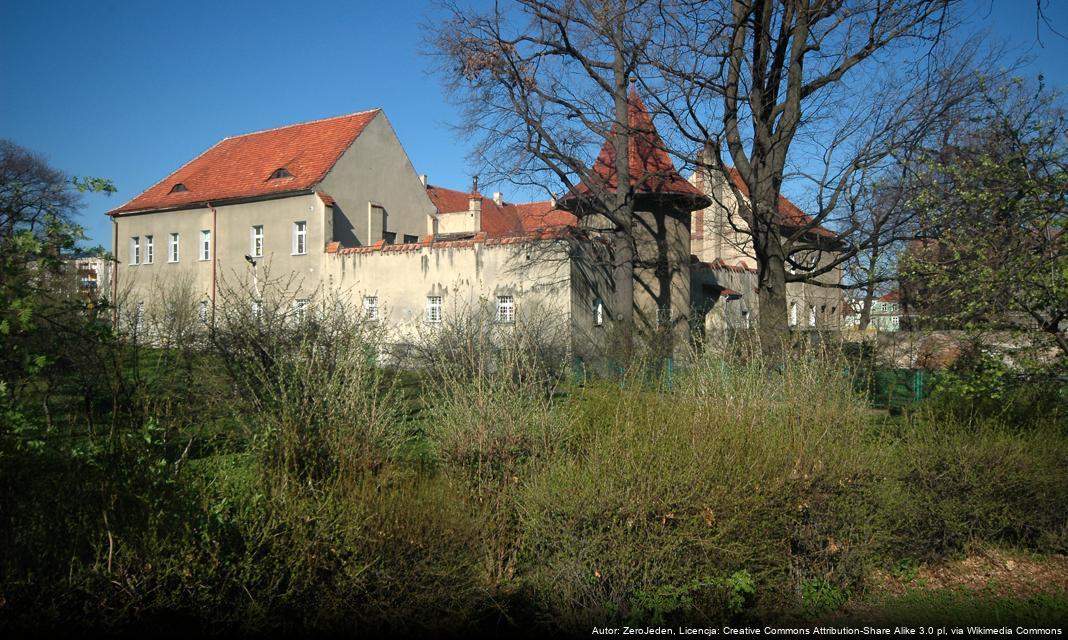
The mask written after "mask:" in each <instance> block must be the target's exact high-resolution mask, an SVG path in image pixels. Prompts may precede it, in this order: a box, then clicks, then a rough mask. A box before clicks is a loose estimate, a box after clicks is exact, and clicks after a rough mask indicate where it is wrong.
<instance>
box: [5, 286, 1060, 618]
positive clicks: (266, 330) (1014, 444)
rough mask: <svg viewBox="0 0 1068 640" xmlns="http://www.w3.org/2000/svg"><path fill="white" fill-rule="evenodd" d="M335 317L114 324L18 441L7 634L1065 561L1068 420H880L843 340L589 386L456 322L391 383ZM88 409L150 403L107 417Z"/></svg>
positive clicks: (418, 613)
mask: <svg viewBox="0 0 1068 640" xmlns="http://www.w3.org/2000/svg"><path fill="white" fill-rule="evenodd" d="M279 299H284V295H283V294H280V298H279ZM319 308H320V309H322V311H321V313H320V312H317V313H309V315H308V316H307V317H306V318H304V319H303V320H299V319H297V318H294V317H293V316H292V307H291V306H290V305H286V304H282V303H279V304H264V305H263V306H262V307H260V309H259V311H258V313H257V314H251V313H237V312H234V313H219V314H218V316H217V324H216V326H215V328H214V330H212V331H210V332H207V327H205V326H201V329H200V331H202V332H206V333H204V334H203V335H206V336H208V337H209V338H210V339H208V340H202V341H199V342H194V343H193V344H194V345H195V346H193V347H189V348H173V347H172V348H167V349H161V348H156V347H150V346H148V345H142V344H139V343H138V342H137V341H134V340H132V337H131V336H130V335H110V334H109V333H107V332H104V333H103V334H102V337H101V339H100V340H99V341H98V342H97V343H96V350H97V353H96V354H95V355H94V360H93V361H108V362H115V363H117V366H114V367H109V368H106V369H101V370H99V371H97V373H98V374H99V378H100V381H101V382H102V383H104V382H105V381H106V384H101V385H99V386H98V387H95V389H96V391H94V393H95V394H96V396H95V397H94V398H89V399H88V400H87V399H85V398H81V397H79V396H78V395H77V394H70V395H65V396H59V395H55V394H54V395H52V396H50V398H49V400H48V402H50V403H51V404H52V406H51V408H50V409H49V411H48V413H50V414H51V415H52V416H53V419H52V423H51V424H52V426H51V427H48V426H46V423H45V422H44V421H43V414H44V411H43V410H42V409H40V404H37V406H36V407H35V406H34V403H26V404H23V405H19V407H18V410H19V411H20V412H21V415H22V416H23V417H22V419H21V423H20V424H23V425H36V427H35V430H33V431H32V434H33V435H32V436H31V435H30V434H31V431H28V430H27V428H26V427H23V428H21V429H20V430H13V429H11V428H5V429H4V431H3V435H2V441H0V442H2V447H3V448H2V450H0V455H2V461H3V464H2V466H0V484H2V486H4V487H5V489H4V492H3V494H2V497H0V500H2V504H0V513H2V514H3V525H2V527H0V537H2V539H0V548H2V549H3V552H2V553H0V562H2V565H0V566H2V576H3V580H2V585H3V586H2V589H0V593H2V595H3V601H4V606H3V608H2V609H0V611H2V617H3V620H5V622H4V624H5V625H6V626H10V627H14V628H18V627H26V626H35V627H36V626H39V625H41V624H51V625H58V624H62V623H66V622H70V621H77V622H79V623H81V624H85V623H89V624H93V625H99V626H109V627H110V626H112V625H119V626H124V625H138V626H143V625H155V624H160V625H162V624H168V625H173V624H176V623H182V624H186V625H192V626H207V625H218V624H222V625H225V626H227V627H231V628H237V629H243V630H254V631H264V630H278V629H282V630H284V629H287V628H303V629H306V628H313V629H322V630H333V631H345V630H347V631H358V630H362V629H368V628H375V629H385V630H387V631H399V632H415V631H419V630H424V631H427V630H430V631H453V632H459V631H461V630H465V629H471V628H478V629H481V630H487V629H516V628H523V629H530V628H532V625H533V626H535V627H544V628H547V629H551V630H556V631H565V632H566V631H571V632H585V631H586V630H588V628H590V627H591V626H592V625H603V624H612V623H616V624H624V623H651V624H652V623H655V624H670V623H672V622H681V621H685V622H687V623H720V622H725V621H742V620H751V619H763V620H768V619H772V620H775V619H777V620H797V619H800V620H804V619H813V618H815V617H818V616H825V615H828V614H829V613H831V612H833V611H834V610H835V609H837V608H838V607H839V606H840V605H841V604H842V603H843V602H845V601H846V600H847V598H851V597H854V596H857V595H860V594H862V593H863V592H864V590H865V589H866V577H867V576H869V575H870V574H871V572H872V571H874V570H876V569H883V570H894V568H895V567H900V566H904V565H902V563H903V562H905V563H908V562H918V561H936V560H938V559H939V558H946V557H951V556H953V555H955V554H962V553H967V552H968V551H969V550H970V549H972V548H974V547H975V546H977V545H991V544H993V545H1006V546H1012V547H1018V548H1021V549H1028V550H1032V551H1035V552H1041V553H1063V552H1065V551H1068V516H1066V515H1065V509H1064V505H1065V504H1068V486H1065V484H1064V482H1063V478H1064V477H1065V473H1066V472H1068V439H1066V437H1065V436H1066V435H1068V434H1066V433H1065V427H1066V425H1065V422H1064V416H1063V414H1061V413H1057V412H1052V413H1048V414H1039V413H1034V414H1031V415H1030V416H1028V417H1027V418H1026V419H1022V418H1020V417H1019V416H1018V415H1015V414H1014V415H1013V416H1012V419H1011V420H1004V419H1002V417H1001V414H994V415H977V414H974V413H972V414H968V415H966V416H965V415H962V414H960V413H959V412H957V411H954V410H949V409H945V408H943V406H942V405H940V404H938V403H933V402H932V403H928V404H926V405H923V406H921V408H920V409H919V410H917V411H913V412H911V413H909V414H908V415H906V416H903V417H901V419H898V420H895V421H892V422H891V421H888V420H886V419H885V418H878V419H876V418H873V415H872V413H871V410H870V409H869V407H868V404H867V402H866V399H865V398H864V397H863V396H860V395H857V394H856V392H855V391H854V388H855V382H854V380H853V379H852V376H851V375H850V374H849V373H848V371H850V368H849V366H848V363H847V362H846V361H845V360H844V359H843V357H842V356H841V355H840V354H838V353H836V352H834V351H831V350H824V351H820V352H810V353H803V354H798V355H797V356H796V357H794V358H792V359H790V360H789V361H788V362H787V364H786V365H785V366H784V367H781V368H778V369H774V368H770V367H767V366H765V365H764V364H763V363H761V362H760V360H759V356H758V355H756V353H754V352H751V351H747V350H745V349H739V350H737V352H736V353H732V354H730V355H716V354H713V353H706V354H704V355H701V356H699V357H698V358H697V359H696V360H695V361H694V363H693V364H692V366H690V367H688V368H687V369H685V370H682V371H680V372H677V374H676V375H675V376H674V378H673V379H672V380H671V384H670V386H668V385H667V384H666V382H667V381H666V380H665V381H663V382H664V383H663V384H658V383H657V381H656V379H650V378H649V377H648V376H647V375H640V374H639V372H641V371H647V370H648V367H645V368H642V367H638V366H635V367H634V368H632V369H631V370H630V371H629V372H628V373H626V374H625V375H624V376H622V377H621V378H619V379H603V380H593V381H590V380H587V381H585V382H584V383H583V384H581V385H578V384H574V383H572V382H570V381H569V380H567V378H566V377H565V376H564V375H563V374H562V373H560V372H562V371H566V370H567V367H566V366H565V365H566V364H567V363H566V362H557V363H556V365H555V367H556V368H555V371H556V372H557V373H556V374H555V375H554V374H552V373H551V372H552V371H553V370H554V369H553V367H552V366H550V365H551V360H547V359H544V358H543V359H538V358H536V357H535V356H536V355H537V354H545V353H555V351H553V350H551V349H544V350H536V349H531V348H529V345H527V343H526V340H528V339H529V338H530V335H531V334H530V333H529V332H526V331H525V330H524V328H523V327H522V326H517V327H515V332H514V333H512V334H508V333H502V334H501V335H498V336H497V337H496V338H495V339H494V340H493V341H492V344H491V345H490V346H491V347H492V348H490V346H487V345H488V343H479V342H477V341H475V342H473V341H470V340H459V339H458V336H451V337H450V336H445V335H440V334H439V335H436V337H435V339H437V340H442V341H446V342H449V343H450V344H453V345H467V346H462V347H460V346H454V347H452V348H450V350H448V351H442V352H439V355H441V356H444V357H443V358H442V360H441V361H440V362H438V363H437V364H438V366H433V367H429V368H427V369H425V370H422V371H418V372H414V371H400V370H390V369H389V368H388V367H386V366H384V365H383V364H382V363H383V359H384V358H386V357H387V356H386V355H384V354H385V352H384V350H382V349H380V348H379V346H380V343H379V342H378V340H379V336H377V335H376V334H375V333H373V332H369V331H367V330H366V328H365V327H366V325H365V324H362V323H360V322H359V320H358V318H356V317H355V314H353V313H350V312H347V311H344V310H340V309H338V308H337V307H336V305H332V304H323V305H319ZM231 309H234V310H236V309H248V306H247V305H240V304H238V303H237V302H234V303H233V304H232V306H231ZM468 328H470V327H468ZM450 330H453V329H449V328H444V329H443V331H450ZM454 330H455V331H457V332H461V329H459V328H456V329H454ZM484 347H485V348H484ZM480 350H481V351H480ZM428 353H430V352H428ZM78 370H80V369H78V368H77V367H74V368H72V369H71V371H72V372H73V371H78ZM405 387H407V388H408V392H407V393H409V396H405V389H404V388H405ZM112 388H125V389H129V390H131V391H130V393H129V396H130V397H131V398H138V399H139V400H138V401H137V402H135V403H133V404H132V405H131V404H130V402H125V403H115V402H111V401H109V400H107V399H104V398H102V397H101V396H102V394H103V393H104V390H106V389H112ZM413 388H414V389H416V390H418V391H417V393H411V389H413ZM23 397H30V396H28V395H26V394H23ZM86 401H91V402H92V403H94V406H100V407H105V409H101V410H98V411H97V413H98V414H102V413H108V415H111V412H116V411H120V409H121V407H125V406H136V407H138V410H137V411H129V410H127V409H121V411H120V412H121V413H122V415H123V418H122V420H118V419H117V418H114V417H112V418H111V419H110V420H111V424H113V425H114V426H113V427H112V428H109V429H100V428H97V427H91V426H90V424H89V423H88V422H87V421H86V420H85V419H84V418H83V417H82V416H81V415H80V414H79V412H78V410H77V407H78V406H81V405H82V404H84V402H86ZM413 402H414V403H416V404H419V405H420V408H419V409H418V410H414V411H413V410H411V407H410V405H411V404H412V403H413ZM67 405H71V406H67ZM64 406H66V410H63V409H62V408H63V407H64ZM9 410H12V407H9ZM56 416H65V418H64V424H65V426H64V429H63V430H62V431H60V430H58V429H57V426H56V425H57V421H56ZM102 422H107V421H106V420H103V419H102V417H101V416H100V415H98V417H97V419H96V420H95V421H94V423H93V424H100V423H102ZM1043 606H1045V605H1043Z"/></svg>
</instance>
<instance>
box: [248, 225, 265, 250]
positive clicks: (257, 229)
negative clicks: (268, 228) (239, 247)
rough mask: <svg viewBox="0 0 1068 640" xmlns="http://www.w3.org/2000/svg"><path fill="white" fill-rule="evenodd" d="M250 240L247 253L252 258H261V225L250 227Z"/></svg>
mask: <svg viewBox="0 0 1068 640" xmlns="http://www.w3.org/2000/svg"><path fill="white" fill-rule="evenodd" d="M251 234H252V238H251V243H250V247H249V253H250V254H252V257H253V258H262V257H263V225H262V224H257V225H254V226H253V227H252V230H251Z"/></svg>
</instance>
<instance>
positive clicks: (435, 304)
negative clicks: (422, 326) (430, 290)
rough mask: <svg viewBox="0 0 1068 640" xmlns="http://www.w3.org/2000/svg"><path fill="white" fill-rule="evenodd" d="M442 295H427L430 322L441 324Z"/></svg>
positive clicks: (427, 317)
mask: <svg viewBox="0 0 1068 640" xmlns="http://www.w3.org/2000/svg"><path fill="white" fill-rule="evenodd" d="M441 303H442V297H441V296H427V297H426V318H425V319H426V321H427V322H428V323H430V324H441V316H442V313H441Z"/></svg>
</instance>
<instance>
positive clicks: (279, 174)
mask: <svg viewBox="0 0 1068 640" xmlns="http://www.w3.org/2000/svg"><path fill="white" fill-rule="evenodd" d="M292 177H293V174H292V173H290V172H289V171H288V170H287V169H286V168H285V167H279V168H277V169H275V170H274V173H272V174H271V177H270V178H268V180H278V179H279V178H292Z"/></svg>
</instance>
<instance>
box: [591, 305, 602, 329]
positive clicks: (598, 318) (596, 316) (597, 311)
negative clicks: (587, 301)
mask: <svg viewBox="0 0 1068 640" xmlns="http://www.w3.org/2000/svg"><path fill="white" fill-rule="evenodd" d="M593 326H595V327H603V326H604V301H602V300H601V299H600V298H597V299H596V300H594V301H593Z"/></svg>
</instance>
